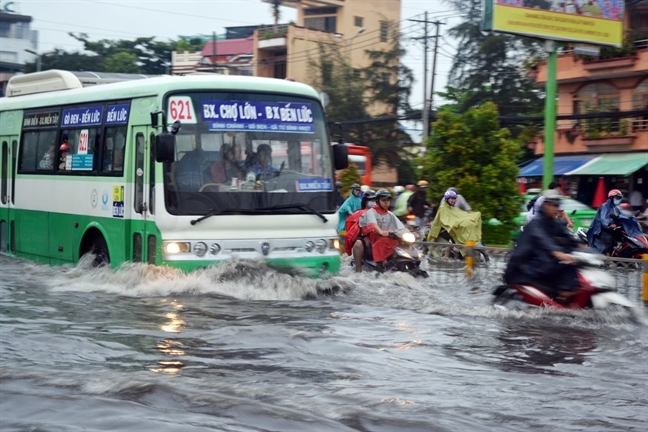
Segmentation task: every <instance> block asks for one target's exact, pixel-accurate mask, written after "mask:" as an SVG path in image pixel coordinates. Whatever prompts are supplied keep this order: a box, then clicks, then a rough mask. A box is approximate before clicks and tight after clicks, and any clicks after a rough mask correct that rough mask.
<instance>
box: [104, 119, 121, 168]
mask: <svg viewBox="0 0 648 432" xmlns="http://www.w3.org/2000/svg"><path fill="white" fill-rule="evenodd" d="M125 148H126V127H125V126H120V127H110V128H106V140H105V142H104V148H103V158H102V161H103V162H102V164H103V169H102V172H104V173H106V174H119V175H123V173H124V150H125Z"/></svg>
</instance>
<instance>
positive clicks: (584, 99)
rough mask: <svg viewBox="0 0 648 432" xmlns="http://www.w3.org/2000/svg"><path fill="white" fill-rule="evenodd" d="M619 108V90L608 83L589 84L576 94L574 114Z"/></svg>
mask: <svg viewBox="0 0 648 432" xmlns="http://www.w3.org/2000/svg"><path fill="white" fill-rule="evenodd" d="M618 109H619V90H617V89H616V88H615V87H614V86H612V85H610V84H607V83H597V84H588V85H586V86H585V87H583V88H581V89H580V90H579V91H578V93H576V95H575V96H574V114H586V113H591V112H603V111H617V110H618Z"/></svg>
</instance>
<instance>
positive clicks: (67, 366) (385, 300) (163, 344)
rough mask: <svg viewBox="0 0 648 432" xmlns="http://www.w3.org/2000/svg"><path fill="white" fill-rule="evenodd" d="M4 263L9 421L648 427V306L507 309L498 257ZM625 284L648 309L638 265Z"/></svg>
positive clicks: (271, 427) (31, 425) (5, 424)
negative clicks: (302, 266) (200, 266)
mask: <svg viewBox="0 0 648 432" xmlns="http://www.w3.org/2000/svg"><path fill="white" fill-rule="evenodd" d="M0 268H1V269H2V279H1V280H2V283H1V287H0V293H1V296H0V299H1V301H0V319H1V320H2V326H1V327H0V329H1V330H0V342H1V345H0V430H2V432H8V431H36V430H37V431H77V430H92V431H117V430H119V431H136V430H140V431H142V430H155V431H207V430H217V431H347V430H348V431H446V430H447V431H456V430H502V431H509V430H510V431H519V430H587V431H592V430H601V431H612V430H620V431H621V430H622V431H628V430H637V431H644V430H646V429H647V428H648V326H647V325H646V318H645V316H646V310H645V308H644V307H643V306H642V305H640V308H639V309H640V312H639V313H640V316H639V318H638V321H639V322H636V321H637V319H631V316H630V314H628V313H627V311H604V312H600V311H576V312H574V311H570V312H557V311H549V310H539V309H520V310H512V311H511V310H502V309H497V308H495V307H493V306H491V305H490V300H491V299H490V290H491V289H492V287H493V286H495V285H496V284H497V283H498V282H499V274H501V264H500V266H499V267H498V264H497V263H496V262H495V263H490V264H489V265H488V268H482V269H479V270H478V271H477V274H476V276H475V277H474V278H473V279H470V280H467V279H466V278H465V277H464V274H463V268H462V263H443V262H441V263H437V264H435V265H431V266H430V267H429V268H428V270H429V271H430V273H431V277H430V279H427V280H415V279H413V278H411V277H409V276H407V275H399V274H393V275H388V276H386V277H380V278H376V277H375V276H374V275H369V274H364V275H363V277H360V276H357V275H355V274H353V273H351V271H350V267H348V266H347V265H345V266H343V272H342V274H341V275H338V276H335V277H331V278H329V279H324V280H311V279H304V278H301V277H299V276H295V275H287V274H280V273H276V272H275V271H273V270H271V269H268V268H266V267H265V266H263V265H262V264H257V263H243V262H230V263H227V264H224V265H221V266H215V267H211V268H209V269H207V270H204V271H200V272H196V273H193V274H183V273H180V272H177V271H176V270H171V269H167V268H159V267H149V266H146V265H128V266H125V267H122V268H120V269H119V270H109V269H89V268H87V267H86V266H85V265H84V264H80V265H79V266H78V267H49V266H43V265H39V264H34V263H30V262H25V261H21V260H15V259H12V258H8V257H6V256H0ZM617 281H618V283H619V291H620V292H621V293H622V294H623V295H625V296H626V297H628V298H630V299H632V300H633V301H635V302H637V303H638V304H640V303H641V302H640V295H641V285H640V283H641V273H640V272H639V271H636V270H635V271H631V272H623V273H622V274H619V275H618V277H617Z"/></svg>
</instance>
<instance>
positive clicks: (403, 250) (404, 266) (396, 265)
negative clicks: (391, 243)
mask: <svg viewBox="0 0 648 432" xmlns="http://www.w3.org/2000/svg"><path fill="white" fill-rule="evenodd" d="M389 238H391V239H394V240H398V245H397V246H396V247H395V248H394V253H393V254H392V256H391V257H390V258H389V259H387V262H386V263H385V264H384V265H383V264H379V263H377V262H375V261H373V258H372V257H371V252H370V251H369V250H368V249H369V248H365V256H364V257H363V258H362V264H363V265H364V266H366V267H368V268H369V269H370V270H374V271H377V272H379V273H385V272H388V271H399V272H404V273H409V274H410V275H412V276H414V277H422V278H427V277H428V276H429V275H428V272H426V271H425V270H423V269H421V258H422V257H423V254H421V252H419V250H418V249H416V247H414V246H413V243H414V242H415V241H416V237H415V236H414V234H412V233H411V232H408V231H407V230H401V231H397V232H390V233H389Z"/></svg>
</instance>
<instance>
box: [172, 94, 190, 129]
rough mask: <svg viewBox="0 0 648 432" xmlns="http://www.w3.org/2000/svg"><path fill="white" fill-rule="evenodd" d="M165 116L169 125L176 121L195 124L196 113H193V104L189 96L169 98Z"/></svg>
mask: <svg viewBox="0 0 648 432" xmlns="http://www.w3.org/2000/svg"><path fill="white" fill-rule="evenodd" d="M167 114H168V119H169V120H168V122H169V123H173V122H174V121H176V120H180V122H181V123H190V124H195V123H196V113H195V112H194V109H193V103H192V101H191V98H190V97H189V96H172V97H170V98H169V106H168V109H167Z"/></svg>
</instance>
